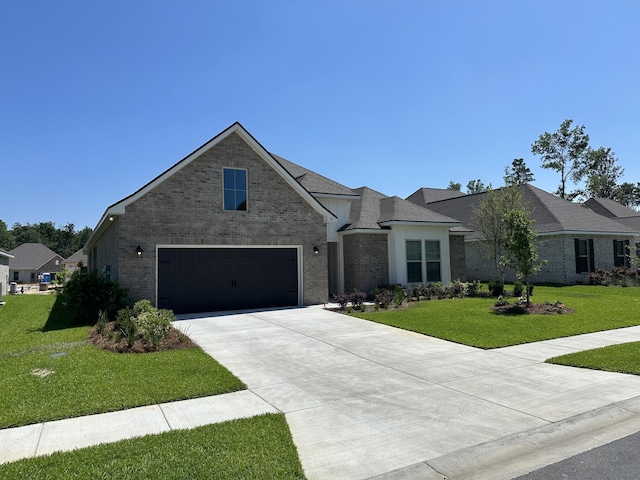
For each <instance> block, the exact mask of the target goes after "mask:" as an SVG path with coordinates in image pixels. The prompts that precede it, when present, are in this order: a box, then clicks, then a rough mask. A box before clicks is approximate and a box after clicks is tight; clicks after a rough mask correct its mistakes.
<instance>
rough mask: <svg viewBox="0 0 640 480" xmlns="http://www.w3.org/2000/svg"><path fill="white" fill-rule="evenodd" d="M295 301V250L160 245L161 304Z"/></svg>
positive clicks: (202, 308) (224, 306)
mask: <svg viewBox="0 0 640 480" xmlns="http://www.w3.org/2000/svg"><path fill="white" fill-rule="evenodd" d="M295 305H298V254H297V249H295V248H160V249H158V307H160V308H170V309H172V310H173V311H174V312H175V313H194V312H210V311H216V310H237V309H245V308H261V307H283V306H295Z"/></svg>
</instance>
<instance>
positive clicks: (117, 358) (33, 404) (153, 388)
mask: <svg viewBox="0 0 640 480" xmlns="http://www.w3.org/2000/svg"><path fill="white" fill-rule="evenodd" d="M4 299H5V300H6V302H7V303H6V305H5V306H3V307H0V392H2V394H1V395H0V428H7V427H14V426H19V425H26V424H30V423H37V422H42V421H48V420H57V419H61V418H67V417H76V416H81V415H88V414H94V413H102V412H107V411H113V410H122V409H125V408H132V407H138V406H143V405H151V404H155V403H161V402H170V401H174V400H183V399H187V398H195V397H202V396H207V395H217V394H221V393H229V392H234V391H237V390H242V389H244V388H246V387H245V385H244V384H243V383H242V382H241V381H240V380H238V379H237V378H236V377H234V376H233V375H232V374H231V373H230V372H229V371H228V370H227V369H226V368H224V367H223V366H221V365H220V364H219V363H217V362H216V361H215V360H214V359H213V358H211V357H210V356H209V355H207V354H206V353H204V352H203V351H202V350H201V349H199V348H186V349H182V350H172V351H163V352H154V353H145V354H133V353H130V354H118V353H113V352H108V351H105V350H101V349H99V348H97V347H95V346H93V345H90V344H88V343H87V334H88V333H89V329H90V328H89V327H69V325H68V322H67V320H66V318H65V315H64V310H59V309H55V310H54V309H53V305H54V302H55V301H56V297H55V296H53V295H18V296H7V297H5V298H4Z"/></svg>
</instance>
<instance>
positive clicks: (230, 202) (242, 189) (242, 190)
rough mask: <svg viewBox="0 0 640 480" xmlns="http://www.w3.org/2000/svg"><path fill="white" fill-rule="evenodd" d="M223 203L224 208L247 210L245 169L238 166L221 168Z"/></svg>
mask: <svg viewBox="0 0 640 480" xmlns="http://www.w3.org/2000/svg"><path fill="white" fill-rule="evenodd" d="M222 182H223V195H224V198H223V204H224V209H225V210H229V211H231V210H235V211H246V210H247V171H246V170H244V169H240V168H223V169H222Z"/></svg>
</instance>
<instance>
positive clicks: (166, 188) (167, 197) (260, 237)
mask: <svg viewBox="0 0 640 480" xmlns="http://www.w3.org/2000/svg"><path fill="white" fill-rule="evenodd" d="M223 167H232V168H245V169H247V181H248V202H247V204H248V211H244V212H235V211H233V212H228V211H224V210H223V205H222V169H223ZM323 221H324V219H323V216H322V215H321V214H320V213H318V212H317V211H316V210H315V209H314V208H313V207H312V206H311V205H310V204H309V203H308V202H307V201H306V200H304V199H303V198H302V197H301V196H300V195H299V194H298V193H297V192H296V191H295V190H293V188H292V187H291V186H290V185H289V184H288V183H287V182H286V181H285V180H284V179H283V178H282V177H281V176H280V175H279V174H278V173H276V172H275V171H274V170H273V169H272V168H271V167H270V166H269V165H268V164H267V163H266V162H265V161H264V160H263V159H262V158H261V157H260V156H259V155H258V154H257V153H256V152H255V151H254V150H253V149H252V148H251V147H249V146H248V145H247V144H246V143H245V142H244V141H243V140H242V138H241V137H240V136H238V135H237V134H235V133H233V134H231V135H229V136H228V137H227V138H225V139H223V140H222V141H220V142H219V143H218V144H217V145H215V146H214V147H213V148H211V149H210V150H208V151H207V152H206V153H204V154H202V155H201V156H200V157H198V158H196V159H195V160H193V161H192V162H191V163H190V164H189V165H187V166H186V167H184V168H182V169H181V170H179V171H178V172H176V173H174V174H173V175H172V176H171V177H169V178H168V179H167V180H166V181H164V182H163V183H162V184H160V185H158V186H157V187H156V188H154V189H153V190H151V191H150V192H149V193H147V194H146V195H144V196H143V197H141V198H140V199H138V200H137V201H135V202H134V203H132V204H131V205H129V206H127V208H126V213H125V215H123V216H121V217H118V218H117V219H116V221H115V222H114V225H112V226H111V228H110V229H109V231H107V233H106V234H105V235H103V236H102V237H101V238H100V239H99V241H98V245H97V247H98V259H99V262H98V263H99V267H100V268H101V267H102V265H104V264H111V271H112V274H111V277H112V279H114V280H117V281H119V283H120V284H121V285H122V286H124V287H126V288H127V289H129V292H130V294H131V296H132V297H133V298H149V299H152V300H154V299H155V294H156V292H155V288H156V245H302V246H303V255H302V257H303V258H302V274H303V294H304V295H303V301H304V303H305V304H315V303H323V302H326V301H327V297H328V292H327V290H328V287H327V249H326V247H325V245H326V228H325V225H324V223H323ZM112 229H113V231H111V230H112ZM138 245H140V246H141V247H142V248H143V250H144V254H143V256H142V257H141V258H137V256H136V254H135V248H136V247H137V246H138ZM314 245H317V246H320V247H321V248H320V253H319V254H318V255H313V246H314ZM116 246H117V251H115V250H114V249H115V248H116Z"/></svg>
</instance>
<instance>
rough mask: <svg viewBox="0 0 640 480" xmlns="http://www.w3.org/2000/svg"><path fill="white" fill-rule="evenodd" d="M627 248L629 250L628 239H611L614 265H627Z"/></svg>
mask: <svg viewBox="0 0 640 480" xmlns="http://www.w3.org/2000/svg"><path fill="white" fill-rule="evenodd" d="M628 250H629V240H614V241H613V264H614V265H615V266H616V267H624V266H627V252H628Z"/></svg>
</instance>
